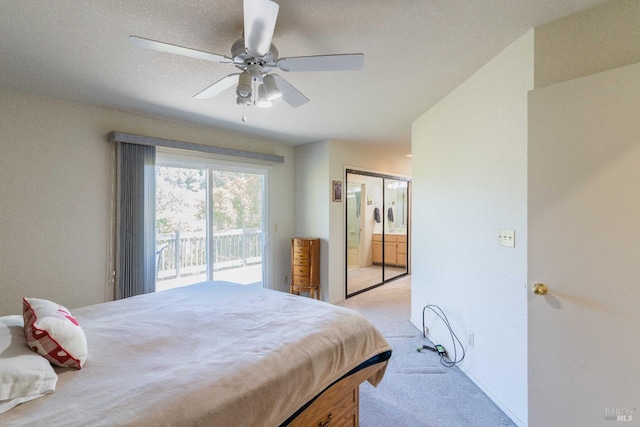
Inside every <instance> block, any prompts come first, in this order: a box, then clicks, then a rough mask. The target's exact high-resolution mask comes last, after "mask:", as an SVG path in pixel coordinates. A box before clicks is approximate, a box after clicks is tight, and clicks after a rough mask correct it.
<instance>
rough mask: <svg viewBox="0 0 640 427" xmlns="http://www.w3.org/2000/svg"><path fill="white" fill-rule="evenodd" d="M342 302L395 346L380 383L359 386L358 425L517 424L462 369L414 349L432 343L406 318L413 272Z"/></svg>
mask: <svg viewBox="0 0 640 427" xmlns="http://www.w3.org/2000/svg"><path fill="white" fill-rule="evenodd" d="M340 305H342V306H343V307H347V308H351V309H353V310H355V311H358V312H360V313H362V314H363V315H364V316H365V317H366V318H368V319H369V320H370V321H371V322H372V323H373V324H374V325H375V326H376V327H377V328H378V329H379V330H380V332H381V333H382V334H383V335H384V336H385V338H386V339H387V341H389V344H390V345H391V347H392V348H393V354H392V356H391V360H390V361H389V366H388V367H387V372H386V375H385V377H384V378H383V379H382V382H381V383H380V384H379V385H378V387H377V388H374V387H373V386H371V384H369V383H366V382H365V383H363V384H362V385H361V386H360V427H378V426H393V427H404V426H407V427H418V426H421V427H445V426H446V427H498V426H510V427H513V426H515V424H514V423H513V421H511V419H509V417H507V416H506V415H505V413H504V412H502V411H501V410H500V408H498V407H497V406H496V405H495V404H494V403H493V402H492V401H491V400H490V399H489V398H488V397H487V395H485V394H484V393H483V392H482V390H480V389H479V388H478V387H477V386H476V385H475V384H474V383H473V382H471V380H470V379H469V378H468V377H467V376H466V375H464V373H462V371H461V370H460V369H458V368H457V367H453V368H446V367H444V366H442V365H441V364H440V358H439V356H438V355H437V354H436V353H432V352H430V351H423V352H420V353H418V352H417V351H416V349H417V348H418V347H422V345H423V344H427V345H430V346H433V343H431V342H429V341H428V340H425V339H423V338H422V334H421V332H420V331H419V330H418V329H417V328H416V327H415V326H413V325H412V324H411V323H410V322H409V317H410V312H411V276H406V277H402V278H399V279H397V280H394V281H392V282H389V283H387V284H385V285H383V286H379V287H377V288H375V289H371V290H369V291H367V292H363V293H361V294H358V295H356V296H354V297H351V298H348V299H347V300H346V301H345V302H344V303H342V304H340ZM440 344H443V345H444V346H445V347H449V346H450V345H451V343H450V342H444V343H440ZM506 375H508V374H507V373H505V376H506Z"/></svg>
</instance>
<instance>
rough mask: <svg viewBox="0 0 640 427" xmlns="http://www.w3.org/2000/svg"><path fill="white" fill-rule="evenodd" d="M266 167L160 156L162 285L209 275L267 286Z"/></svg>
mask: <svg viewBox="0 0 640 427" xmlns="http://www.w3.org/2000/svg"><path fill="white" fill-rule="evenodd" d="M267 178H268V173H267V171H266V170H257V169H248V168H246V167H237V166H233V167H230V166H228V165H225V164H216V163H212V162H211V161H206V160H203V159H201V158H195V159H185V158H182V157H173V156H158V161H157V165H156V290H164V289H169V288H174V287H178V286H184V285H188V284H192V283H197V282H201V281H204V280H224V281H230V282H235V283H240V284H244V285H249V284H255V285H258V286H262V278H263V267H264V263H263V259H264V257H265V255H266V254H265V245H264V243H265V239H264V233H263V225H264V224H265V223H266V221H264V213H265V212H266V210H265V206H266V200H265V194H266V193H265V189H266V188H267Z"/></svg>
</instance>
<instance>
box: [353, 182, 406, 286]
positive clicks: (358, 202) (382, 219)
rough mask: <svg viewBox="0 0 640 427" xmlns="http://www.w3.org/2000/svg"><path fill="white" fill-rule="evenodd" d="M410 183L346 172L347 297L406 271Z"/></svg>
mask: <svg viewBox="0 0 640 427" xmlns="http://www.w3.org/2000/svg"><path fill="white" fill-rule="evenodd" d="M408 206H409V182H408V180H403V179H400V178H395V177H386V176H384V175H376V174H372V173H367V172H359V171H352V170H348V171H347V185H346V218H347V219H346V233H347V236H346V245H347V247H346V254H347V255H346V256H347V262H346V265H347V275H346V276H347V292H346V293H347V297H349V296H353V295H355V294H358V293H360V292H363V291H365V290H368V289H371V288H373V287H376V286H379V285H381V284H383V283H384V282H386V281H389V280H392V279H394V278H397V277H399V276H403V275H405V274H407V273H408V259H409V257H408V248H409V246H408V226H409V211H408Z"/></svg>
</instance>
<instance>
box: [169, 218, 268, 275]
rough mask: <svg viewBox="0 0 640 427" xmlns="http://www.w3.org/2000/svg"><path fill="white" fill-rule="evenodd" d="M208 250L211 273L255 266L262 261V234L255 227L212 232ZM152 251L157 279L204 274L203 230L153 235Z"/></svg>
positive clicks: (205, 254)
mask: <svg viewBox="0 0 640 427" xmlns="http://www.w3.org/2000/svg"><path fill="white" fill-rule="evenodd" d="M212 250H213V270H214V271H220V270H226V269H229V268H238V267H243V266H247V265H253V264H259V263H261V262H262V231H261V230H260V229H259V228H246V229H237V230H228V231H216V232H214V235H213V248H212ZM156 251H157V252H156V255H157V256H156V262H157V265H156V268H157V275H156V279H157V280H168V279H177V278H180V277H183V276H191V275H194V274H202V273H205V272H206V271H207V236H206V233H205V232H204V231H201V232H186V231H182V232H181V231H175V232H174V233H166V234H156Z"/></svg>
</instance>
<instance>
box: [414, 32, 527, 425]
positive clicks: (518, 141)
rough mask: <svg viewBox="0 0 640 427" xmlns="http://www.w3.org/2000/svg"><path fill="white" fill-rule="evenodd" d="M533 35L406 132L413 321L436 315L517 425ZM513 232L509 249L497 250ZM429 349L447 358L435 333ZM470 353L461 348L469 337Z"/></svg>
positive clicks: (433, 325) (467, 366)
mask: <svg viewBox="0 0 640 427" xmlns="http://www.w3.org/2000/svg"><path fill="white" fill-rule="evenodd" d="M533 71H534V70H533V31H530V32H529V33H527V34H526V35H525V36H523V37H522V38H520V39H519V40H517V41H516V42H514V43H513V44H512V45H511V46H509V47H508V48H507V49H505V50H504V51H503V52H502V53H500V54H499V55H498V56H497V57H495V58H494V59H492V60H491V61H490V62H489V63H487V64H486V65H485V66H484V67H483V68H481V69H480V70H479V71H478V72H476V73H475V74H474V75H473V76H471V77H470V78H469V79H468V80H467V81H466V82H464V83H463V84H462V85H461V86H459V87H458V88H457V89H455V90H454V91H453V92H452V93H450V94H449V95H447V96H446V97H445V98H444V99H443V100H441V101H440V102H439V103H438V104H437V105H436V106H434V107H433V108H432V109H431V110H429V111H428V112H426V113H425V114H424V115H423V116H421V117H420V118H419V119H418V120H416V121H415V122H414V124H413V134H412V152H413V173H412V175H413V233H412V242H413V243H412V249H413V252H412V253H413V257H412V260H413V278H412V303H411V306H412V310H411V321H412V322H413V323H414V325H416V326H417V327H418V328H420V329H421V328H422V309H423V307H424V306H425V305H426V304H436V305H438V306H440V307H441V308H442V309H443V310H444V312H445V313H446V314H447V316H448V317H449V320H450V321H451V324H452V326H453V329H454V331H455V333H456V334H457V335H458V336H459V337H460V339H461V340H462V342H463V344H464V345H465V346H466V347H467V349H468V352H467V355H466V358H465V360H464V362H463V364H462V365H461V368H462V369H463V370H464V371H465V373H467V375H469V377H470V378H471V379H472V380H473V381H475V382H476V383H477V384H478V385H479V386H480V387H481V388H482V389H483V390H484V391H485V392H486V393H487V394H488V395H489V396H490V397H492V399H493V400H494V401H495V402H496V403H497V404H498V405H499V406H501V408H502V409H503V410H504V411H505V412H506V413H507V414H508V415H509V416H510V417H512V418H513V419H514V421H516V422H517V423H518V424H520V425H526V420H527V312H526V309H527V307H526V293H527V289H526V280H527V268H526V259H527V257H526V256H527V250H526V248H527V234H526V231H527V91H528V90H531V89H532V88H533ZM499 229H513V230H515V232H516V247H515V249H512V248H506V247H501V246H498V244H497V236H498V230H499ZM427 326H428V327H429V328H430V334H431V336H432V337H433V339H434V340H436V341H437V342H439V343H441V344H443V345H444V346H445V347H446V348H447V349H449V350H452V344H451V339H450V337H449V334H448V332H447V331H446V330H445V329H444V327H443V325H442V323H441V322H440V321H439V320H436V318H435V317H434V316H433V315H429V316H427ZM471 333H473V334H474V342H475V344H474V346H473V347H471V346H468V345H467V343H468V338H469V336H470V334H471Z"/></svg>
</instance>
